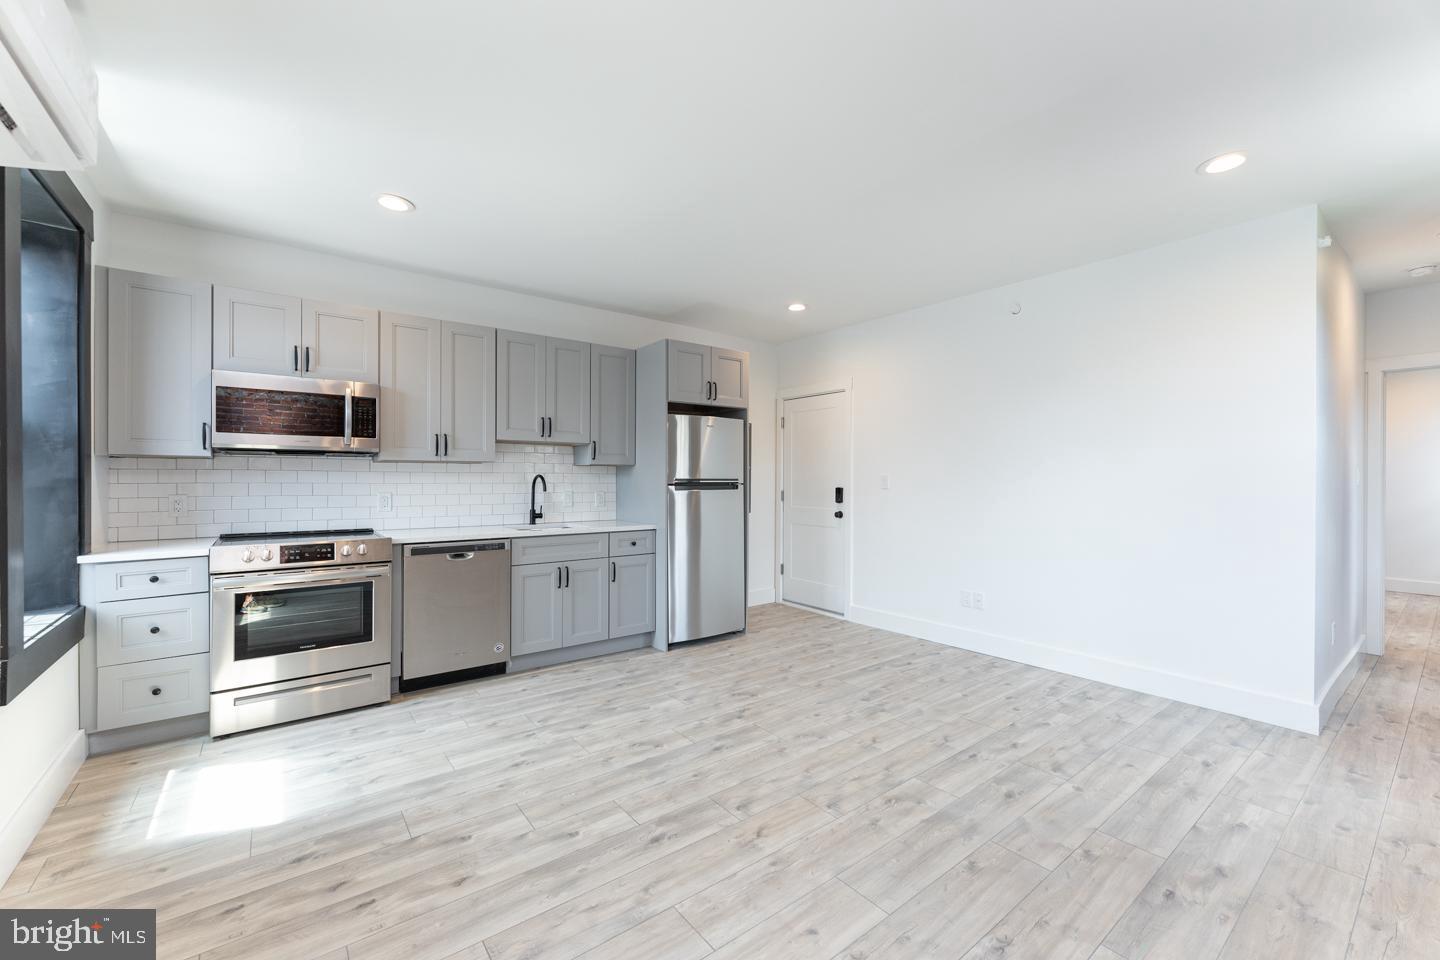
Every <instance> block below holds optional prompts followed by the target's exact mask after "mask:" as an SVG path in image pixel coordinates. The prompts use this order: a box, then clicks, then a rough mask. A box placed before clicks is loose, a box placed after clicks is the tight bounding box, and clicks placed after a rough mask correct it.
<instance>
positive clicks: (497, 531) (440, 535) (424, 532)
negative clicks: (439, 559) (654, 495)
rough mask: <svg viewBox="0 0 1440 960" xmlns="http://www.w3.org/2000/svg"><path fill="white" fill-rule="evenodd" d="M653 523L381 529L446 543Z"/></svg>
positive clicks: (407, 538)
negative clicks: (522, 527)
mask: <svg viewBox="0 0 1440 960" xmlns="http://www.w3.org/2000/svg"><path fill="white" fill-rule="evenodd" d="M654 529H655V524H653V523H629V522H627V521H625V520H591V521H587V522H581V521H576V522H574V523H537V524H536V525H535V526H533V527H525V528H524V529H521V528H520V527H518V526H516V527H423V528H420V529H417V530H381V531H379V532H380V533H381V534H382V535H384V536H388V537H389V538H390V541H391V542H392V543H395V544H401V545H403V544H407V543H450V542H452V541H455V540H521V539H525V538H528V537H555V536H564V535H565V534H567V533H627V532H629V531H634V530H654Z"/></svg>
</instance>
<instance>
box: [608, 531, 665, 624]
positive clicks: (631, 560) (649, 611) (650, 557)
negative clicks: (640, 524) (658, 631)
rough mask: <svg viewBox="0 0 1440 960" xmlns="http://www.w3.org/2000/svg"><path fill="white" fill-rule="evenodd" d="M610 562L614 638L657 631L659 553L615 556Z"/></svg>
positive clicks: (611, 614) (611, 618) (611, 612)
mask: <svg viewBox="0 0 1440 960" xmlns="http://www.w3.org/2000/svg"><path fill="white" fill-rule="evenodd" d="M650 535H651V536H653V534H650ZM609 562H610V636H611V637H629V636H633V635H635V634H637V633H649V632H650V631H651V630H654V629H655V554H653V553H645V554H639V555H631V556H617V557H611V558H610V561H609Z"/></svg>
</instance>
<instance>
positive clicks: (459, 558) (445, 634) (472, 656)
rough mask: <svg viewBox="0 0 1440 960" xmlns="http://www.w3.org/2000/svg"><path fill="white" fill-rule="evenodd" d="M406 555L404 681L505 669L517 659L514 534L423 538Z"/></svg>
mask: <svg viewBox="0 0 1440 960" xmlns="http://www.w3.org/2000/svg"><path fill="white" fill-rule="evenodd" d="M403 562H404V564H405V566H404V570H403V585H404V586H403V593H402V603H403V604H404V608H403V619H402V624H403V628H404V634H403V636H402V638H401V646H400V650H401V660H400V684H401V687H402V688H405V687H411V686H417V685H418V686H424V685H427V684H428V683H433V682H435V681H436V679H438V678H441V677H442V676H443V675H446V674H459V673H461V672H462V671H463V672H465V673H468V674H470V675H479V674H480V673H486V672H489V673H496V672H500V671H503V670H504V665H505V664H506V663H507V662H508V661H509V659H510V541H509V540H478V541H460V542H456V543H426V544H416V545H415V546H410V547H406V548H405V554H404V561H403ZM486 668H488V669H486ZM464 678H465V677H464V676H463V675H461V676H456V677H454V679H457V680H458V679H464ZM416 681H424V682H423V683H418V684H417V683H416Z"/></svg>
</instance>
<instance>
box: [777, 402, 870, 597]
mask: <svg viewBox="0 0 1440 960" xmlns="http://www.w3.org/2000/svg"><path fill="white" fill-rule="evenodd" d="M832 393H840V394H844V395H845V399H844V403H845V431H844V433H845V435H844V438H843V440H844V443H845V451H844V455H843V459H844V462H845V489H846V490H848V491H849V492H850V496H849V497H848V498H847V499H848V502H847V503H846V504H845V518H846V519H847V520H852V521H853V519H854V516H855V512H854V511H855V391H854V385H853V383H852V381H851V380H850V379H848V378H846V379H843V380H827V381H823V382H820V383H811V384H806V385H804V386H799V387H786V388H782V389H780V390H777V391H776V392H775V477H776V480H777V483H776V484H775V562H774V571H775V584H774V590H775V602H776V603H783V604H785V605H786V606H793V607H795V608H796V609H798V610H809V611H811V612H813V613H820V614H828V615H830V616H836V617H841V618H843V619H846V620H848V619H850V608H851V605H852V603H853V597H852V595H851V594H852V591H853V587H854V575H855V563H854V558H855V524H854V523H853V522H852V523H848V524H846V525H845V530H844V532H845V535H844V537H843V538H842V539H843V541H844V544H845V584H844V591H845V604H844V607H845V609H844V610H843V611H841V612H839V613H833V612H831V611H829V610H821V609H819V608H817V607H807V606H805V605H803V604H795V603H790V602H789V601H787V600H786V599H785V577H784V574H782V573H781V572H780V567H781V565H782V564H783V563H784V560H785V503H784V501H782V500H781V499H780V494H781V492H782V491H783V490H784V489H785V432H784V429H783V428H782V427H781V426H780V419H781V417H783V416H784V415H785V401H786V400H802V399H804V398H805V397H819V396H825V395H827V394H832Z"/></svg>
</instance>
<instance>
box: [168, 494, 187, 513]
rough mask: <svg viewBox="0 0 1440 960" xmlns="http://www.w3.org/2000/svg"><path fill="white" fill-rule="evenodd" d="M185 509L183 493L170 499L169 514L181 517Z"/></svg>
mask: <svg viewBox="0 0 1440 960" xmlns="http://www.w3.org/2000/svg"><path fill="white" fill-rule="evenodd" d="M185 509H186V508H185V495H184V494H183V493H177V494H175V495H174V496H173V497H171V498H170V512H171V513H172V514H174V515H175V516H177V517H178V516H181V515H183V514H184V513H185Z"/></svg>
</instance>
